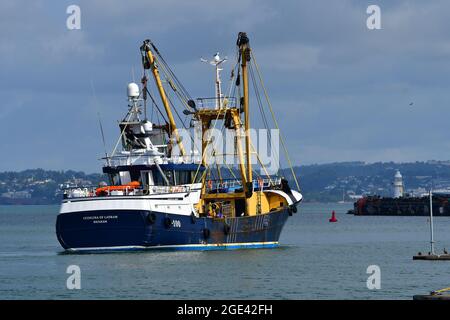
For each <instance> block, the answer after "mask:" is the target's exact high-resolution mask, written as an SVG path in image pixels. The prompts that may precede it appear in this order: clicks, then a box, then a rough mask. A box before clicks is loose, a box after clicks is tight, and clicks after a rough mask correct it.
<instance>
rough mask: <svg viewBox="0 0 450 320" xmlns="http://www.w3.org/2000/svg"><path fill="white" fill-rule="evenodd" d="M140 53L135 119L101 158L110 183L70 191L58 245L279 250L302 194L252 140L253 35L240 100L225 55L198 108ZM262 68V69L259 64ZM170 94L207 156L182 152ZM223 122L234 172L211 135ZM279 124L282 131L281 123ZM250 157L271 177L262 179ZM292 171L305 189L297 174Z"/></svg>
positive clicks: (238, 70)
mask: <svg viewBox="0 0 450 320" xmlns="http://www.w3.org/2000/svg"><path fill="white" fill-rule="evenodd" d="M140 49H141V55H142V62H143V68H144V76H143V78H142V90H140V88H139V86H138V85H137V84H134V83H131V84H129V85H128V92H127V94H128V101H129V106H128V107H129V109H128V113H127V114H126V116H125V117H124V118H123V120H122V121H121V122H120V123H119V128H120V136H119V139H118V141H117V143H116V145H115V148H114V150H113V151H112V153H111V155H107V156H106V157H105V158H104V160H105V165H104V166H103V173H104V174H105V175H107V176H108V180H109V181H108V183H101V184H100V185H99V186H98V188H83V187H76V188H71V189H67V190H65V192H64V199H63V201H62V205H61V209H60V213H59V215H58V217H57V221H56V234H57V238H58V241H59V242H60V244H61V246H62V247H63V248H64V249H66V250H68V251H99V250H100V251H103V250H141V249H181V250H183V249H187V250H196V249H197V250H211V249H237V248H266V247H275V246H277V245H278V241H279V237H280V234H281V231H282V229H283V226H284V224H285V222H286V220H287V219H288V217H289V216H290V215H292V214H293V213H294V212H296V211H297V204H298V203H299V202H300V201H301V200H302V195H301V194H300V193H299V192H298V191H295V190H292V189H291V187H290V186H289V184H288V181H287V180H286V179H285V178H284V177H281V176H280V175H279V174H278V172H277V174H275V175H271V174H269V172H268V169H267V168H266V167H265V166H264V163H263V162H262V161H261V159H260V156H259V155H258V153H257V152H256V151H255V150H254V149H255V148H254V145H253V144H252V141H251V135H250V134H249V132H250V108H249V97H250V94H249V74H250V78H251V79H252V82H253V83H254V85H255V83H256V81H255V80H256V77H254V71H253V70H254V69H252V65H251V62H252V59H254V57H253V54H252V51H251V48H250V45H249V40H248V37H247V35H246V34H245V33H239V36H238V41H237V49H238V50H237V61H236V65H235V68H234V69H233V70H232V76H231V80H232V81H231V82H230V83H232V84H233V85H232V86H230V93H236V94H237V96H238V97H237V98H236V97H232V96H224V95H223V93H222V88H221V79H220V71H221V70H222V69H221V68H220V65H221V64H222V63H223V62H225V59H221V58H220V57H219V55H218V54H216V55H215V56H214V59H213V60H212V61H210V63H211V64H212V65H213V66H215V69H216V81H215V93H216V94H215V97H214V98H200V99H197V102H195V101H194V100H192V99H191V98H190V96H189V94H188V93H187V91H186V90H185V89H184V87H183V85H182V84H181V83H180V82H179V80H178V79H177V78H176V76H175V74H174V73H173V71H172V70H171V69H170V67H169V66H168V65H167V63H166V62H165V60H164V58H163V57H162V56H161V54H160V53H159V51H158V49H157V48H156V47H155V45H154V44H153V43H152V42H150V41H149V40H146V41H144V43H143V45H142V46H141V48H140ZM255 68H256V70H258V69H257V68H258V67H257V65H256V64H255ZM249 69H250V72H249ZM147 72H149V73H151V75H152V77H153V78H154V80H155V86H156V89H157V91H158V93H159V96H160V98H161V102H162V105H163V108H159V106H158V104H157V103H156V99H154V98H153V96H152V95H151V90H149V89H148V87H147V86H148V84H147V80H148V78H147ZM258 72H259V71H258ZM162 76H163V77H162ZM241 79H242V83H241ZM261 85H262V81H261ZM170 90H171V91H172V95H173V96H175V97H176V98H178V100H179V101H180V102H181V104H182V106H184V108H185V109H184V111H183V114H184V115H185V116H186V117H190V125H189V127H186V128H185V129H186V130H189V129H192V130H193V131H197V132H200V136H201V139H200V140H201V143H200V147H199V149H200V151H197V150H196V148H195V145H194V146H193V148H190V149H187V148H185V144H186V143H185V142H187V140H186V139H182V135H181V133H180V129H179V128H178V126H177V122H176V121H175V118H174V113H173V112H172V111H175V114H176V115H177V116H178V117H179V120H180V121H179V122H183V121H182V119H181V117H180V115H179V113H178V112H177V111H176V109H175V107H174V103H173V101H174V99H173V96H172V98H170V96H169V94H168V91H170ZM264 92H265V88H264ZM149 98H150V99H149ZM150 101H151V106H152V112H151V114H152V118H151V119H150V120H149V117H148V116H149V114H148V112H147V104H149V103H148V102H150ZM258 103H259V104H260V99H259V98H258ZM269 106H270V102H269ZM260 107H261V104H260ZM270 107H271V106H270ZM272 115H274V113H273V112H272ZM156 118H159V120H160V122H159V123H158V122H157V121H156ZM242 118H243V119H242ZM218 123H221V124H222V130H230V131H232V132H234V134H235V138H234V140H233V142H234V143H233V145H234V150H233V154H232V156H233V158H237V160H238V161H237V162H238V163H237V169H234V168H231V166H230V165H229V164H227V163H225V165H220V164H219V163H218V162H217V161H212V160H214V159H215V158H217V156H218V152H217V150H216V148H217V145H216V141H215V139H213V138H212V137H211V135H210V130H211V129H215V128H216V126H217V124H218ZM264 123H267V121H265V122H264ZM274 123H275V124H276V125H277V122H276V120H275V118H274ZM282 142H283V141H282ZM119 145H121V147H122V149H121V150H120V151H118V146H119ZM283 146H284V143H283ZM176 151H178V154H177V153H176ZM286 154H287V151H286ZM252 155H253V156H255V155H256V158H257V160H258V165H259V167H260V168H261V171H262V172H263V173H264V174H260V175H258V176H257V177H256V179H254V178H253V177H254V175H255V176H256V175H257V173H256V171H255V170H254V168H253V166H252ZM278 161H279V159H278ZM224 168H225V169H227V170H228V171H227V170H224ZM224 171H226V172H224ZM291 172H292V174H293V181H295V183H296V184H297V186H298V183H297V179H296V177H295V175H294V172H293V170H292V167H291Z"/></svg>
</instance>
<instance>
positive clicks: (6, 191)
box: [0, 169, 105, 204]
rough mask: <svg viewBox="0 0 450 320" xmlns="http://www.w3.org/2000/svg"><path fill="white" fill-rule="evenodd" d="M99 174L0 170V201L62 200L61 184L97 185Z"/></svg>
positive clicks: (31, 202) (5, 202)
mask: <svg viewBox="0 0 450 320" xmlns="http://www.w3.org/2000/svg"><path fill="white" fill-rule="evenodd" d="M101 180H105V177H104V176H103V175H102V174H85V173H84V172H77V171H72V170H69V171H48V170H43V169H32V170H25V171H20V172H0V204H53V203H59V202H60V201H61V197H62V192H61V188H60V187H61V185H70V186H73V185H83V186H88V185H98V183H99V182H100V181H101Z"/></svg>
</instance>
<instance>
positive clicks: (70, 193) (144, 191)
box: [63, 186, 191, 199]
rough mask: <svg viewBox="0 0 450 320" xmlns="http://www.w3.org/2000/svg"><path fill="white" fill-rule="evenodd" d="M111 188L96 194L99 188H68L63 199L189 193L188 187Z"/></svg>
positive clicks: (103, 188)
mask: <svg viewBox="0 0 450 320" xmlns="http://www.w3.org/2000/svg"><path fill="white" fill-rule="evenodd" d="M110 187H111V188H108V186H106V187H100V188H101V189H102V192H97V190H98V188H99V187H92V186H89V187H69V188H64V189H63V198H64V199H72V198H93V197H114V196H144V195H153V194H170V193H187V192H190V190H191V188H190V186H147V187H146V188H142V187H138V188H137V187H133V186H122V188H120V189H119V190H117V189H116V188H114V186H110Z"/></svg>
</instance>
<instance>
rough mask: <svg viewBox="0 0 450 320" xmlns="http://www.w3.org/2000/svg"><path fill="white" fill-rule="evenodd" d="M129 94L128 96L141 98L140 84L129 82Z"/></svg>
mask: <svg viewBox="0 0 450 320" xmlns="http://www.w3.org/2000/svg"><path fill="white" fill-rule="evenodd" d="M127 95H128V98H139V86H138V85H137V84H136V83H134V82H131V83H129V84H128V86H127Z"/></svg>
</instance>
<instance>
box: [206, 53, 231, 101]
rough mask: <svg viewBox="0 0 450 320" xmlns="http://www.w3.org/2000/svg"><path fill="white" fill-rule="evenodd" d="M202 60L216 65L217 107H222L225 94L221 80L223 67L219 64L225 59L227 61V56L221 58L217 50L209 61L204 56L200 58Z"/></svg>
mask: <svg viewBox="0 0 450 320" xmlns="http://www.w3.org/2000/svg"><path fill="white" fill-rule="evenodd" d="M200 61H201V62H204V63H209V64H210V65H212V66H214V67H216V86H215V87H216V88H215V89H216V90H215V91H216V109H220V108H221V107H222V102H223V101H222V100H223V96H222V81H221V80H220V71H222V70H223V69H221V68H220V67H219V66H220V65H221V64H222V63H224V62H225V61H227V57H225V58H223V59H221V58H220V55H219V52H216V54H215V55H214V56H213V59H212V60H210V61H208V60H206V59H204V58H200Z"/></svg>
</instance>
